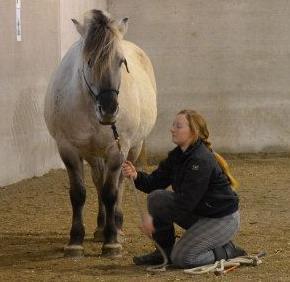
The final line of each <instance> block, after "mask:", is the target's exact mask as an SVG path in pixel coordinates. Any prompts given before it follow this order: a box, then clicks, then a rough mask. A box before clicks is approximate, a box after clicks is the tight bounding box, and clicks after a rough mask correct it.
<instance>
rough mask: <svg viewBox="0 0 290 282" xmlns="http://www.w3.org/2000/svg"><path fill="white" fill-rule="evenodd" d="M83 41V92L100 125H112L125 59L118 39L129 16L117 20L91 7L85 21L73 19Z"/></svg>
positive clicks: (115, 113) (126, 24)
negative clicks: (94, 108)
mask: <svg viewBox="0 0 290 282" xmlns="http://www.w3.org/2000/svg"><path fill="white" fill-rule="evenodd" d="M72 21H73V23H74V24H75V26H76V29H77V31H78V32H79V33H80V34H81V36H82V40H83V63H82V66H81V68H82V76H83V81H84V85H85V87H86V90H87V91H86V92H88V93H89V94H90V95H91V96H92V98H93V100H94V101H95V106H96V116H97V119H98V120H99V122H100V123H101V124H113V123H114V122H115V120H116V117H117V114H118V109H119V104H118V94H119V88H120V84H121V67H122V65H125V67H126V69H127V71H128V72H129V70H128V66H127V61H126V59H125V57H124V54H123V51H122V49H121V45H120V41H121V39H122V37H123V36H124V34H125V33H126V31H127V26H128V18H124V19H123V20H121V21H120V22H116V21H114V20H112V19H111V17H110V15H109V14H108V13H106V12H103V11H100V10H92V11H90V12H89V13H87V15H86V16H85V20H84V24H83V25H82V24H80V23H79V22H77V21H76V20H74V19H73V20H72Z"/></svg>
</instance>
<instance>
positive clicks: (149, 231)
mask: <svg viewBox="0 0 290 282" xmlns="http://www.w3.org/2000/svg"><path fill="white" fill-rule="evenodd" d="M140 229H141V231H142V232H143V233H144V234H145V235H147V236H148V237H152V235H153V233H154V232H155V228H154V225H153V218H152V216H151V215H150V214H149V213H146V214H145V215H144V216H143V219H142V224H141V226H140Z"/></svg>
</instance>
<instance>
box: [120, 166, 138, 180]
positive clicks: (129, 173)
mask: <svg viewBox="0 0 290 282" xmlns="http://www.w3.org/2000/svg"><path fill="white" fill-rule="evenodd" d="M122 173H123V175H124V176H125V177H128V178H133V179H134V180H135V179H136V178H137V171H136V168H135V166H134V165H133V164H132V163H131V162H130V161H124V162H123V164H122Z"/></svg>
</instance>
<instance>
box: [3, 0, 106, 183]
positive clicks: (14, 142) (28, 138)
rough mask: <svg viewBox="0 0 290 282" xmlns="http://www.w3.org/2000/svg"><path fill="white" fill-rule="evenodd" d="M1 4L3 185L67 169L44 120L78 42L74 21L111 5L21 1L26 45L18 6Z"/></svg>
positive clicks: (69, 0)
mask: <svg viewBox="0 0 290 282" xmlns="http://www.w3.org/2000/svg"><path fill="white" fill-rule="evenodd" d="M15 2H16V1H14V0H1V1H0V42H1V44H0V62H1V68H0V135H1V139H0V160H1V161H0V186H1V185H7V184H10V183H13V182H16V181H18V180H21V179H24V178H29V177H32V176H37V175H42V174H44V173H45V172H47V171H49V169H51V168H56V167H60V166H61V165H62V163H61V161H60V158H59V156H58V154H57V152H56V147H55V143H54V141H53V140H52V138H51V137H50V136H49V134H48V131H47V129H46V126H45V123H44V118H43V102H44V96H45V92H46V89H47V85H48V81H49V78H50V76H51V74H52V72H53V70H54V69H55V68H56V66H57V65H58V63H59V61H60V59H61V56H62V55H63V54H64V52H65V51H66V49H67V48H68V46H70V45H71V44H72V43H73V42H74V41H75V40H76V39H77V37H78V34H77V32H75V30H74V28H73V24H72V22H71V20H70V18H71V17H76V18H80V19H81V18H82V14H83V12H84V11H86V10H87V9H90V8H100V9H104V8H106V5H105V3H106V1H104V0H99V1H97V0H96V1H92V0H82V1H81V0H79V1H78V0H41V1H39V0H22V1H21V3H22V8H21V18H22V41H21V42H17V41H16V28H15V26H16V24H15V21H16V19H15V18H16V16H15V14H16V11H15V10H16V5H15Z"/></svg>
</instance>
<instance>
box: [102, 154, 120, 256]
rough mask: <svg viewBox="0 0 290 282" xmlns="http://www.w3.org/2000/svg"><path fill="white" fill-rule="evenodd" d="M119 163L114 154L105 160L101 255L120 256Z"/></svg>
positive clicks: (118, 158)
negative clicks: (103, 223)
mask: <svg viewBox="0 0 290 282" xmlns="http://www.w3.org/2000/svg"><path fill="white" fill-rule="evenodd" d="M121 163H122V159H121V157H120V156H118V157H116V156H115V157H114V158H113V160H112V159H111V160H109V161H108V162H107V165H108V171H107V175H106V179H105V182H104V185H103V187H102V189H101V197H102V202H103V203H104V205H105V209H106V222H105V227H104V244H103V248H102V255H104V256H109V257H120V256H121V250H122V245H121V244H120V242H119V241H118V229H119V228H120V227H121V226H122V221H123V215H122V214H120V210H119V209H117V200H118V197H119V192H120V191H119V189H118V187H119V177H120V173H121Z"/></svg>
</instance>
